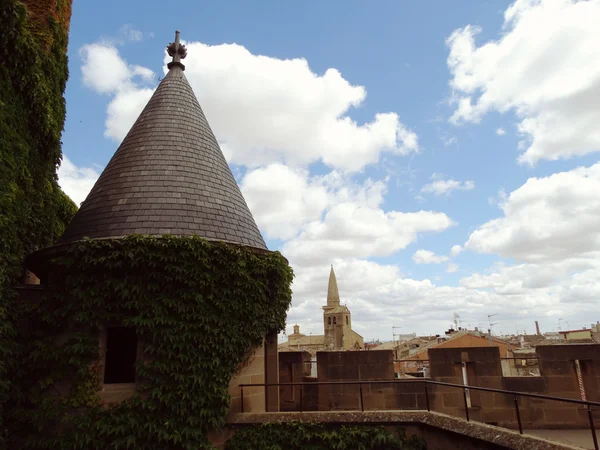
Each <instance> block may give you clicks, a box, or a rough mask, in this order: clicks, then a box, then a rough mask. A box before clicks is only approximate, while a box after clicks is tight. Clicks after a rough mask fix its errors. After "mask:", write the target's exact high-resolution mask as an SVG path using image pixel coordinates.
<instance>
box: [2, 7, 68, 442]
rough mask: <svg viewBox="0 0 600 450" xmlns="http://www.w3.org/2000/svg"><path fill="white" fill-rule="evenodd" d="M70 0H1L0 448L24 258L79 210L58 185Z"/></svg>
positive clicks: (55, 235)
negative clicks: (19, 283)
mask: <svg viewBox="0 0 600 450" xmlns="http://www.w3.org/2000/svg"><path fill="white" fill-rule="evenodd" d="M70 18H71V0H54V1H40V0H38V1H33V0H23V1H17V0H3V1H2V2H0V30H1V31H0V447H2V439H3V436H4V435H5V433H6V429H5V427H4V426H3V422H4V421H3V418H4V416H5V414H4V412H5V411H4V405H5V402H6V401H7V394H8V393H9V392H10V391H11V390H12V387H11V380H12V378H13V375H14V374H13V373H12V368H11V365H12V363H13V362H14V361H16V357H15V351H16V348H15V342H14V333H15V328H14V324H15V322H16V320H17V317H16V314H17V312H18V311H17V310H16V303H15V302H16V296H15V293H14V291H13V289H12V286H13V285H14V284H15V282H17V281H18V280H19V279H20V278H21V277H22V275H23V265H22V263H23V259H24V258H25V256H26V255H27V254H29V253H31V252H32V251H34V250H36V249H38V248H42V247H45V246H48V245H50V244H52V243H54V242H55V241H56V239H58V237H59V236H60V235H61V234H62V232H63V231H64V229H65V225H66V224H67V223H68V222H69V221H70V220H71V218H72V217H73V214H74V213H75V211H76V209H77V208H76V206H75V204H74V203H73V202H72V201H71V200H70V199H69V198H68V197H67V196H66V195H65V194H64V193H63V192H62V190H61V189H60V187H59V186H58V183H57V176H56V168H57V166H58V164H59V163H60V160H61V142H60V137H61V133H62V130H63V126H64V121H65V100H64V98H63V93H64V90H65V86H66V82H67V77H68V70H67V41H68V32H69V22H70Z"/></svg>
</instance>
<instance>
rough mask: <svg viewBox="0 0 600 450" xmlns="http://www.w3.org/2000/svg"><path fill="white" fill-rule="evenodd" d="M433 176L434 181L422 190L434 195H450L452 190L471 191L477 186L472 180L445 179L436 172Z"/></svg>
mask: <svg viewBox="0 0 600 450" xmlns="http://www.w3.org/2000/svg"><path fill="white" fill-rule="evenodd" d="M431 178H432V180H433V181H432V182H431V183H429V184H426V185H425V186H423V187H422V188H421V192H424V193H427V194H434V195H449V194H450V192H452V191H470V190H471V189H474V188H475V182H474V181H471V180H467V181H457V180H452V179H447V180H444V179H443V178H442V176H441V175H439V174H435V173H434V174H433V175H432V176H431Z"/></svg>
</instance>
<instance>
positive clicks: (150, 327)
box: [10, 32, 293, 449]
mask: <svg viewBox="0 0 600 450" xmlns="http://www.w3.org/2000/svg"><path fill="white" fill-rule="evenodd" d="M167 51H168V53H169V54H170V55H171V56H172V57H173V60H172V61H171V62H170V63H169V65H168V68H169V72H168V74H167V75H166V77H165V78H164V79H163V80H162V81H161V83H160V85H159V86H158V87H157V89H156V91H155V92H154V94H153V96H152V98H151V99H150V100H149V102H148V104H147V105H146V107H145V108H144V110H143V111H142V113H141V114H140V116H139V117H138V119H137V120H136V122H135V123H134V125H133V126H132V128H131V130H130V131H129V133H128V134H127V136H126V137H125V139H124V140H123V142H122V143H121V145H120V146H119V148H118V149H117V151H116V153H115V154H114V156H113V157H112V159H111V160H110V162H109V163H108V165H107V166H106V168H105V169H104V171H103V172H102V174H101V175H100V178H99V179H98V181H97V182H96V184H95V185H94V187H93V188H92V190H91V192H90V194H89V195H88V197H87V198H86V200H85V201H84V202H83V203H82V205H81V208H80V209H79V211H78V212H77V214H76V215H75V217H74V218H73V220H72V221H71V223H70V224H69V226H68V227H67V229H66V230H65V232H64V234H63V235H62V237H61V238H60V239H59V241H58V244H57V245H55V246H50V247H48V248H45V249H42V250H40V251H37V252H35V253H33V254H32V255H31V257H30V258H29V259H28V267H29V268H30V269H31V270H32V271H33V272H34V273H35V274H36V275H37V276H38V277H39V278H40V279H41V293H40V294H39V295H38V296H34V295H30V296H29V298H28V299H27V301H26V302H24V307H26V308H27V309H28V314H27V317H28V321H27V323H25V324H23V326H22V327H21V329H20V342H21V345H22V353H21V355H20V357H21V358H22V364H21V365H20V373H19V374H18V375H19V379H20V380H21V382H20V383H19V386H18V391H17V394H16V395H15V396H14V399H13V402H12V403H11V405H10V406H11V412H12V415H11V426H12V428H11V430H10V435H11V438H12V440H13V442H12V444H13V446H14V448H69V449H95V448H98V449H105V448H133V449H146V448H147V449H155V448H169V449H179V448H181V449H192V448H193V449H197V448H210V443H209V440H208V437H207V435H208V432H209V430H211V429H213V428H218V427H220V426H222V425H223V424H224V421H225V416H226V414H227V411H228V409H229V400H230V396H229V392H228V387H229V381H230V379H231V378H232V376H233V375H234V374H235V373H236V372H237V371H239V370H240V368H241V367H243V366H244V363H245V361H246V360H247V358H248V357H249V355H251V354H252V353H253V352H254V351H255V349H256V348H257V347H259V346H260V345H261V344H262V343H263V341H264V340H265V337H266V336H267V334H269V333H270V334H273V333H276V332H278V331H279V330H281V329H283V328H284V326H285V318H286V313H287V309H288V307H289V305H290V302H291V289H290V284H291V281H292V277H293V274H292V270H291V268H290V267H289V266H288V263H287V261H286V260H285V258H283V256H281V254H279V253H278V252H270V251H269V250H268V249H267V247H266V245H265V242H264V240H263V238H262V236H261V234H260V232H259V230H258V227H257V226H256V223H255V221H254V219H253V217H252V214H251V213H250V210H249V209H248V206H247V205H246V202H245V200H244V198H243V196H242V194H241V192H240V189H239V187H238V185H237V183H236V182H235V179H234V177H233V175H232V173H231V170H230V169H229V166H228V164H227V162H226V161H225V158H224V156H223V153H222V152H221V150H220V148H219V145H218V142H217V140H216V138H215V136H214V135H213V133H212V131H211V128H210V126H209V124H208V122H207V120H206V117H205V116H204V113H203V111H202V109H201V107H200V105H199V103H198V101H197V99H196V97H195V95H194V92H193V91H192V88H191V87H190V85H189V83H188V81H187V79H186V77H185V75H184V70H185V66H184V65H183V63H182V59H184V58H185V57H186V49H185V47H184V46H183V45H182V44H181V43H180V41H179V32H177V33H176V39H175V42H173V43H171V44H170V45H169V46H168V47H167ZM275 348H276V342H275ZM32 429H35V430H38V432H36V433H34V434H32V433H31V432H30V431H31V430H32Z"/></svg>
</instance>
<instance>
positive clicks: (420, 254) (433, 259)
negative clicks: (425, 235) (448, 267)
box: [412, 249, 448, 264]
mask: <svg viewBox="0 0 600 450" xmlns="http://www.w3.org/2000/svg"><path fill="white" fill-rule="evenodd" d="M412 259H413V261H414V262H415V263H416V264H440V263H443V262H444V261H448V257H447V256H443V255H436V254H435V253H434V252H432V251H430V250H422V249H421V250H417V251H416V252H415V253H414V254H413V256H412Z"/></svg>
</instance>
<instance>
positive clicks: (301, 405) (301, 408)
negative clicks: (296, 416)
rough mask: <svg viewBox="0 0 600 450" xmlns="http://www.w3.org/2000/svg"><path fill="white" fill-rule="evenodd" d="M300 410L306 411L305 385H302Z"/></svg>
mask: <svg viewBox="0 0 600 450" xmlns="http://www.w3.org/2000/svg"><path fill="white" fill-rule="evenodd" d="M300 412H304V385H303V384H301V385H300Z"/></svg>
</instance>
